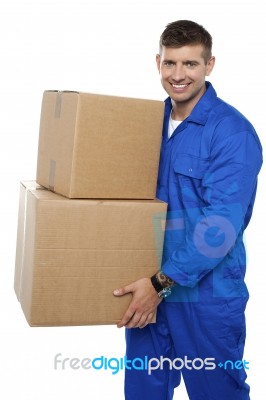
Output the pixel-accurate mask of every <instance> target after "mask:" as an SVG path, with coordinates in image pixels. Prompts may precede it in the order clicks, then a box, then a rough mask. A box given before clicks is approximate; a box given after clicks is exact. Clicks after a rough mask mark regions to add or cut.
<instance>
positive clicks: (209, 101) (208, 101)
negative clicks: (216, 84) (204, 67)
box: [164, 82, 217, 137]
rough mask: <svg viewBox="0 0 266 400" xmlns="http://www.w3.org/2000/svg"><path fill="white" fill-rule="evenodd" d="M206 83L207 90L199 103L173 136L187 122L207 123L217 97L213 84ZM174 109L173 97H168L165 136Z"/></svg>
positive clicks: (166, 101)
mask: <svg viewBox="0 0 266 400" xmlns="http://www.w3.org/2000/svg"><path fill="white" fill-rule="evenodd" d="M205 84H206V92H205V93H204V94H203V96H202V97H201V98H200V100H199V101H198V103H197V104H196V105H195V107H194V108H193V110H192V112H191V114H190V115H189V116H188V117H187V118H186V119H185V120H184V121H183V122H182V123H181V124H180V125H179V126H178V127H177V129H176V130H175V132H174V133H173V135H172V136H171V137H173V136H174V135H175V133H177V132H179V131H181V130H183V129H184V127H185V126H186V125H187V122H194V123H196V124H199V125H205V124H206V122H207V119H208V116H209V112H210V110H211V108H212V107H213V102H214V100H215V99H216V98H217V94H216V91H215V90H214V88H213V86H212V84H211V83H210V82H205ZM171 110H172V103H171V98H170V97H168V98H167V99H166V100H165V113H164V136H165V134H166V136H167V132H168V123H169V117H170V113H171Z"/></svg>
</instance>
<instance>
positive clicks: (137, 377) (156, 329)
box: [125, 306, 181, 400]
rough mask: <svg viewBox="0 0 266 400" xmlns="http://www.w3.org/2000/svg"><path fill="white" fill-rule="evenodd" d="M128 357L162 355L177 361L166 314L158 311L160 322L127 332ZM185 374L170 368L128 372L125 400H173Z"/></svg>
mask: <svg viewBox="0 0 266 400" xmlns="http://www.w3.org/2000/svg"><path fill="white" fill-rule="evenodd" d="M126 344H127V352H126V356H127V359H128V360H133V359H135V358H141V359H144V357H145V356H147V357H148V359H149V360H151V359H152V358H157V359H160V356H164V357H169V358H170V359H173V358H175V352H174V347H173V342H172V339H171V336H170V334H169V329H168V325H167V321H165V318H164V313H161V312H160V306H159V307H158V309H157V323H156V324H149V325H148V326H146V327H145V328H143V329H139V328H133V329H126ZM180 380H181V373H180V371H177V370H172V371H171V370H170V371H169V369H168V368H164V369H162V370H161V369H159V368H158V369H155V370H153V371H152V372H151V373H150V374H149V373H148V371H147V370H136V369H125V400H149V399H150V400H151V399H152V400H172V398H173V394H174V388H175V387H176V386H178V385H179V384H180Z"/></svg>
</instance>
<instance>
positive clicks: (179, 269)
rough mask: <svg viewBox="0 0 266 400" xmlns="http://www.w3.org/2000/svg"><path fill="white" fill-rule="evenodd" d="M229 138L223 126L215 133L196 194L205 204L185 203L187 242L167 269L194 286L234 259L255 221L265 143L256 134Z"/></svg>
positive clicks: (173, 276)
mask: <svg viewBox="0 0 266 400" xmlns="http://www.w3.org/2000/svg"><path fill="white" fill-rule="evenodd" d="M216 133H217V132H216ZM224 136H225V135H223V136H222V128H220V132H218V134H216V135H214V138H213V142H212V149H211V157H210V162H209V165H208V167H207V169H206V171H205V172H204V175H203V177H202V180H201V183H200V195H199V193H198V192H197V196H198V201H197V204H198V205H199V204H200V206H197V207H187V205H185V204H184V210H183V211H184V215H185V217H184V220H185V222H184V226H185V235H184V239H183V240H182V242H181V243H180V244H178V245H177V247H176V249H174V251H173V252H172V253H170V254H171V255H170V257H169V258H167V259H166V260H164V263H163V265H162V270H163V272H164V273H165V274H166V275H168V276H169V277H170V278H171V279H173V280H174V281H175V282H177V283H178V284H179V285H182V286H187V287H194V286H195V285H196V284H197V283H198V282H199V281H200V280H201V279H202V278H203V277H204V276H205V275H206V274H207V273H208V272H210V271H211V270H213V269H214V268H215V267H216V266H217V265H219V264H220V263H221V262H222V260H224V258H225V257H228V255H229V256H230V252H231V251H233V249H234V247H236V246H238V243H239V237H240V238H241V237H242V235H243V231H244V229H245V228H246V226H247V224H248V222H249V219H250V217H251V212H252V206H253V203H254V199H255V194H256V187H257V176H258V173H259V170H260V168H261V165H262V149H261V145H260V142H259V140H258V138H257V136H256V134H255V133H254V132H252V131H242V132H238V133H234V134H231V135H230V134H229V135H226V137H224ZM192 188H193V183H192ZM195 193H196V191H195ZM240 240H242V239H240Z"/></svg>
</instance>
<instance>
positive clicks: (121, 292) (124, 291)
mask: <svg viewBox="0 0 266 400" xmlns="http://www.w3.org/2000/svg"><path fill="white" fill-rule="evenodd" d="M132 290H133V289H132V285H127V286H124V287H122V288H119V289H115V290H114V291H113V294H114V296H123V295H124V294H127V293H131V292H132Z"/></svg>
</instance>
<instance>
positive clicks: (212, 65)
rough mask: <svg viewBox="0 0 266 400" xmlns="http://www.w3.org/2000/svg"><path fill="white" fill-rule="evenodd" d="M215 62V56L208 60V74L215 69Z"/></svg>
mask: <svg viewBox="0 0 266 400" xmlns="http://www.w3.org/2000/svg"><path fill="white" fill-rule="evenodd" d="M214 64H215V57H214V56H212V57H211V58H210V59H209V60H208V62H207V66H206V76H209V75H210V74H211V72H212V70H213V67H214Z"/></svg>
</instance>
